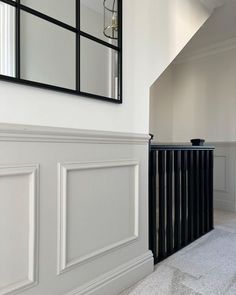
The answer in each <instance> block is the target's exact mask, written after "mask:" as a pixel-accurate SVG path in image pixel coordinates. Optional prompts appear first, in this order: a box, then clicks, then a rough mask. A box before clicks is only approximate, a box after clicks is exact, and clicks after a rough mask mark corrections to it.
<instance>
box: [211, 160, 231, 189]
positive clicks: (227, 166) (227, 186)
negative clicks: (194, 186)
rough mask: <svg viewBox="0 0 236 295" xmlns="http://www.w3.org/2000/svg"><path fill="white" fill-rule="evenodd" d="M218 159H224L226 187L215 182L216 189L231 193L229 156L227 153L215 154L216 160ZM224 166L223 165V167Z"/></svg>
mask: <svg viewBox="0 0 236 295" xmlns="http://www.w3.org/2000/svg"><path fill="white" fill-rule="evenodd" d="M217 159H224V171H225V173H224V176H223V177H224V187H219V186H218V184H217V183H214V190H215V191H217V192H222V193H229V164H228V163H229V157H228V156H226V155H215V156H214V161H215V163H216V161H217ZM221 168H223V167H221Z"/></svg>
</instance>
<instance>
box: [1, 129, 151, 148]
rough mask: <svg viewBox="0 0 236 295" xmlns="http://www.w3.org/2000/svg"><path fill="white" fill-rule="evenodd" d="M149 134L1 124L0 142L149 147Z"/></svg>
mask: <svg viewBox="0 0 236 295" xmlns="http://www.w3.org/2000/svg"><path fill="white" fill-rule="evenodd" d="M149 138H150V137H149V135H148V134H134V133H121V132H108V131H96V130H93V131H91V130H80V129H70V128H58V127H55V128H53V127H42V126H37V127H36V126H30V125H16V124H0V141H25V142H60V143H61V142H66V143H98V144H99V143H101V144H115V143H117V144H141V145H147V144H148V141H149Z"/></svg>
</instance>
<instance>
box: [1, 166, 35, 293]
mask: <svg viewBox="0 0 236 295" xmlns="http://www.w3.org/2000/svg"><path fill="white" fill-rule="evenodd" d="M18 175H19V176H22V175H29V180H30V181H29V188H30V189H29V193H30V196H29V240H28V245H29V252H28V258H29V264H28V274H27V276H28V277H27V279H25V280H22V281H18V282H12V284H11V285H8V286H4V287H2V288H0V295H7V294H15V293H18V292H23V291H24V290H26V289H28V288H31V287H33V286H35V285H37V284H38V238H39V233H38V197H39V165H37V164H36V165H27V164H26V165H4V166H3V165H1V166H0V179H1V177H3V176H18Z"/></svg>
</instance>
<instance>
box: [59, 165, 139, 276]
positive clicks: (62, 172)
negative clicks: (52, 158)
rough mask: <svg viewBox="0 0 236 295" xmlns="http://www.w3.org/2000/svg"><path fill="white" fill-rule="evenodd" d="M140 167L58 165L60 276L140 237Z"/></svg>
mask: <svg viewBox="0 0 236 295" xmlns="http://www.w3.org/2000/svg"><path fill="white" fill-rule="evenodd" d="M138 186H139V184H138V163H137V162H134V161H119V162H101V163H99V162H98V163H71V164H60V165H59V202H60V205H59V206H60V207H59V232H60V236H59V249H60V251H59V253H60V255H59V272H61V271H63V270H67V269H68V268H69V269H70V268H71V267H75V266H76V265H79V264H80V263H82V262H85V261H86V260H90V259H92V258H96V257H97V256H99V255H104V254H105V253H106V252H109V251H111V250H114V249H116V248H117V247H121V246H124V245H126V244H127V243H130V242H132V241H134V240H136V239H137V238H138Z"/></svg>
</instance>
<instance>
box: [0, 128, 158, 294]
mask: <svg viewBox="0 0 236 295" xmlns="http://www.w3.org/2000/svg"><path fill="white" fill-rule="evenodd" d="M148 139H149V137H148V136H146V135H139V134H123V133H110V132H95V131H86V130H73V129H61V128H46V127H32V126H16V125H8V124H0V151H1V153H0V235H1V241H0V295H6V294H10V295H12V294H16V293H19V294H21V293H22V294H24V295H42V294H50V295H59V294H80V295H82V294H94V295H100V294H107V295H117V294H119V293H120V292H121V291H122V290H123V289H125V288H127V287H129V286H131V285H132V284H134V283H135V282H136V281H137V280H139V279H141V278H143V277H144V276H146V275H148V274H149V273H151V272H152V270H153V257H152V253H151V252H150V251H148V185H147V184H148V167H147V164H148ZM39 167H40V169H39Z"/></svg>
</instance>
